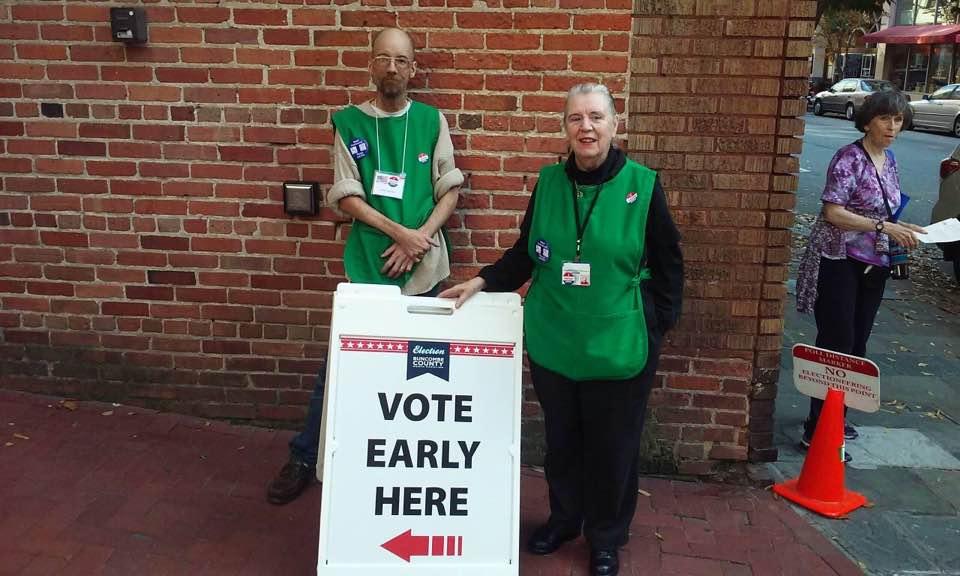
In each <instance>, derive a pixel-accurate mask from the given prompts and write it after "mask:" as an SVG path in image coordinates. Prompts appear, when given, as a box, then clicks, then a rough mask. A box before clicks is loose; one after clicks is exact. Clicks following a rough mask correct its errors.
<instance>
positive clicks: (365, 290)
mask: <svg viewBox="0 0 960 576" xmlns="http://www.w3.org/2000/svg"><path fill="white" fill-rule="evenodd" d="M522 333H523V314H522V310H521V307H520V297H519V296H518V295H516V294H513V293H505V294H484V293H481V294H477V295H476V296H474V297H473V298H471V299H470V300H469V301H467V302H466V303H465V304H464V305H463V306H462V307H461V308H460V309H458V310H456V311H454V308H453V302H452V301H451V300H444V299H439V298H421V297H409V296H401V295H400V291H399V289H398V288H397V287H396V286H371V285H363V284H340V285H339V286H338V287H337V291H336V293H335V294H334V300H333V316H332V320H331V326H330V351H329V355H328V361H327V382H326V384H327V390H326V395H325V400H324V418H323V420H324V425H323V430H322V437H321V441H322V443H321V447H320V454H319V456H320V459H321V461H322V463H323V465H322V469H321V468H320V467H318V476H319V477H321V479H322V481H323V495H322V499H323V502H322V505H321V513H320V544H319V554H318V560H317V574H318V575H319V576H327V575H348V576H390V575H394V574H397V575H420V574H424V575H440V574H443V575H445V576H449V575H463V576H517V575H518V574H519V560H520V559H519V552H518V550H519V529H520V409H521V396H520V394H521V380H520V378H521V371H522Z"/></svg>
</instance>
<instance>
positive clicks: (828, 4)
mask: <svg viewBox="0 0 960 576" xmlns="http://www.w3.org/2000/svg"><path fill="white" fill-rule="evenodd" d="M885 3H886V1H885V0H817V20H816V22H817V24H819V23H820V19H821V18H822V17H823V15H824V14H825V13H826V12H827V11H828V10H840V11H842V10H852V11H854V12H863V13H865V14H871V15H880V14H883V5H884V4H885Z"/></svg>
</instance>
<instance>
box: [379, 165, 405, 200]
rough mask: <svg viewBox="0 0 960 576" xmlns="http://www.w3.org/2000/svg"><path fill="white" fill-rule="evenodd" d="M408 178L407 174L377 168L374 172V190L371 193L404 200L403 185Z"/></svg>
mask: <svg viewBox="0 0 960 576" xmlns="http://www.w3.org/2000/svg"><path fill="white" fill-rule="evenodd" d="M406 180H407V175H406V174H394V173H393V172H381V171H380V170H377V171H376V172H374V173H373V190H372V191H371V192H370V193H371V194H373V195H374V196H386V197H387V198H396V199H397V200H402V199H403V186H404V183H405V182H406Z"/></svg>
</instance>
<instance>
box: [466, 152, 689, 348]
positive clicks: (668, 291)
mask: <svg viewBox="0 0 960 576" xmlns="http://www.w3.org/2000/svg"><path fill="white" fill-rule="evenodd" d="M626 161H627V158H626V154H624V153H623V151H622V150H620V149H619V148H611V149H610V153H609V154H607V158H606V160H605V161H604V163H603V165H601V166H600V167H599V168H597V169H596V170H592V171H590V172H584V171H582V170H580V169H579V168H577V165H576V163H575V162H574V160H573V156H572V155H571V157H570V158H568V159H567V163H566V165H565V170H566V173H567V176H568V177H569V178H570V179H571V180H573V181H575V182H576V183H577V184H580V185H584V186H589V185H595V184H601V183H603V182H607V181H609V180H612V179H613V178H615V177H616V176H617V174H619V173H620V170H622V169H623V167H624V165H626ZM537 186H538V187H539V183H538V184H537ZM536 199H537V188H534V190H533V193H532V194H531V195H530V202H529V203H528V204H527V211H526V213H525V214H524V216H523V222H522V223H521V224H520V237H519V238H517V241H516V243H514V245H513V246H512V247H510V248H509V249H508V250H507V251H506V252H504V254H503V256H502V257H501V258H500V259H499V260H497V261H496V262H495V263H493V264H491V265H489V266H486V267H484V268H483V269H482V270H480V277H481V278H483V279H484V281H485V282H486V288H484V290H486V291H487V292H512V291H514V290H516V289H518V288H520V287H521V286H523V284H524V283H525V282H526V281H527V280H529V279H530V276H531V275H532V273H533V266H534V262H533V260H531V259H530V256H529V254H528V252H527V246H528V244H529V240H530V226H531V223H532V222H533V210H534V206H535V203H536ZM644 241H645V254H644V256H643V257H644V258H645V259H646V261H647V267H648V268H649V269H650V272H651V275H652V278H651V279H650V280H647V281H646V282H644V284H643V287H642V289H643V294H644V303H645V305H646V306H645V307H646V308H647V309H646V311H645V312H646V314H645V315H646V316H647V321H648V326H650V322H651V321H655V322H656V326H657V328H656V330H657V332H658V333H659V335H662V334H663V333H665V332H666V331H667V330H669V329H670V328H672V327H673V326H674V325H675V324H676V323H677V321H678V320H679V318H680V310H681V302H682V300H683V253H682V252H681V250H680V232H679V231H678V230H677V227H676V225H675V224H674V222H673V218H671V216H670V210H669V209H668V208H667V198H666V195H665V194H664V192H663V188H662V187H661V186H660V179H659V178H657V180H656V181H655V182H654V185H653V195H652V197H651V198H650V209H649V211H648V213H647V231H646V238H645V240H644ZM651 305H652V309H651V308H650V306H651ZM651 314H653V315H654V316H653V318H651Z"/></svg>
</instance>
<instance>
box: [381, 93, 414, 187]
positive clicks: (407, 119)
mask: <svg viewBox="0 0 960 576" xmlns="http://www.w3.org/2000/svg"><path fill="white" fill-rule="evenodd" d="M409 125H410V108H409V107H408V108H407V111H406V112H404V113H403V155H402V156H400V173H401V174H405V172H404V170H403V167H404V162H405V161H406V159H407V127H408V126H409ZM380 156H381V154H380V114H379V111H378V113H377V171H378V172H380V171H381V170H380V168H381V167H380Z"/></svg>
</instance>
